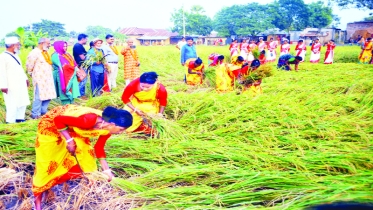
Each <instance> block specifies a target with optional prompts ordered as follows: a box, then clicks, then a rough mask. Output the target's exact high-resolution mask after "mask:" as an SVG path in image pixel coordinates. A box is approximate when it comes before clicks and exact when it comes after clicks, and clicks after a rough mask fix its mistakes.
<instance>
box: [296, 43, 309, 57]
mask: <svg viewBox="0 0 373 210" xmlns="http://www.w3.org/2000/svg"><path fill="white" fill-rule="evenodd" d="M306 50H307V47H306V44H304V42H303V39H300V40H299V41H298V44H297V46H295V52H296V55H295V56H300V57H302V62H304V59H305V58H306Z"/></svg>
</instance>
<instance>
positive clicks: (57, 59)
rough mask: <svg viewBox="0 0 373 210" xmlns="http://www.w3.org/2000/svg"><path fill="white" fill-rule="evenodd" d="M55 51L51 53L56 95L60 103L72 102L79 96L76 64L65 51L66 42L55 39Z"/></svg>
mask: <svg viewBox="0 0 373 210" xmlns="http://www.w3.org/2000/svg"><path fill="white" fill-rule="evenodd" d="M53 47H54V49H55V51H56V52H55V53H53V54H52V56H51V59H52V66H53V78H54V85H55V87H56V93H57V97H59V98H60V100H61V102H62V104H64V105H65V104H72V103H73V102H74V99H75V98H78V97H79V96H80V91H79V82H78V79H77V76H76V72H77V70H78V69H77V64H76V62H75V60H74V58H73V56H71V55H70V54H69V53H67V42H65V41H56V42H54V44H53Z"/></svg>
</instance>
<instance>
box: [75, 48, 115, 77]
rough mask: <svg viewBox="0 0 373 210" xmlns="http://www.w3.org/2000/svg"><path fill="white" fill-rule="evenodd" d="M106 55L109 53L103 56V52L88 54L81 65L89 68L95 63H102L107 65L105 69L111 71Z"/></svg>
mask: <svg viewBox="0 0 373 210" xmlns="http://www.w3.org/2000/svg"><path fill="white" fill-rule="evenodd" d="M106 56H108V55H104V56H103V55H102V54H101V53H97V54H95V55H88V56H87V58H86V59H85V60H84V62H83V63H82V65H81V66H82V67H83V68H84V69H89V68H90V67H91V66H92V65H93V64H94V63H102V64H103V65H104V67H105V70H106V71H107V72H109V73H110V71H111V70H110V67H109V65H108V62H107V61H106Z"/></svg>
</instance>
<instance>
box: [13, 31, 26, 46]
mask: <svg viewBox="0 0 373 210" xmlns="http://www.w3.org/2000/svg"><path fill="white" fill-rule="evenodd" d="M15 33H16V34H17V35H18V37H19V43H20V44H21V45H24V44H25V42H26V33H25V29H24V28H23V27H18V28H17V29H16V31H15Z"/></svg>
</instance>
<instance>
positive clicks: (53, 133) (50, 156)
mask: <svg viewBox="0 0 373 210" xmlns="http://www.w3.org/2000/svg"><path fill="white" fill-rule="evenodd" d="M87 41H88V39H87V35H85V34H80V35H79V36H78V42H77V43H76V44H75V45H74V47H73V55H70V54H69V53H68V44H67V43H66V42H65V41H55V42H54V43H53V48H54V52H53V53H52V54H51V55H50V54H49V48H50V47H51V42H50V40H49V39H48V38H41V39H40V40H39V42H38V46H37V47H36V48H35V49H33V50H32V51H31V52H30V53H29V54H28V56H27V61H26V70H27V71H26V72H27V73H28V74H29V75H30V76H31V78H32V87H33V101H32V110H31V118H32V119H38V120H39V124H38V128H37V137H36V142H35V148H36V167H35V172H34V177H33V188H32V190H33V193H34V196H35V208H36V209H41V199H42V195H43V192H45V191H46V190H49V189H50V188H51V187H53V186H54V185H57V184H60V183H63V182H65V181H67V180H69V179H73V178H78V177H81V176H82V173H83V172H84V173H86V172H93V171H96V170H97V166H96V163H95V158H97V159H99V163H100V165H101V169H102V172H103V173H105V174H106V175H107V176H108V181H110V180H111V179H112V178H113V174H112V172H111V171H110V168H109V166H108V164H107V162H106V160H105V159H106V153H105V150H104V147H105V144H106V141H107V140H108V139H109V138H110V136H111V135H112V134H119V133H123V132H127V133H134V132H135V133H143V134H145V135H147V136H152V135H155V134H156V132H157V131H156V130H154V128H153V126H152V123H151V121H150V120H149V117H151V116H153V117H163V114H164V110H165V107H166V106H167V90H166V88H165V86H163V85H162V84H161V83H160V82H159V81H158V75H157V73H155V72H145V73H143V74H141V75H140V60H139V56H138V53H137V50H136V46H135V45H134V44H133V40H131V39H127V45H126V46H124V47H123V48H122V50H121V51H119V49H118V48H117V47H116V46H115V45H114V41H115V39H114V37H113V36H112V35H110V34H108V35H107V36H106V43H104V41H103V40H100V39H97V38H95V39H93V40H92V41H91V42H90V49H89V50H88V51H86V49H85V47H84V45H85V44H87ZM5 45H6V51H5V52H3V53H1V54H0V90H1V92H3V97H4V101H5V106H6V123H20V122H24V121H25V111H26V107H27V106H28V105H30V98H29V94H28V87H29V86H30V82H29V80H28V77H27V75H26V73H25V71H24V69H23V67H22V63H21V59H20V57H19V52H20V47H21V45H20V42H19V40H18V38H16V37H7V38H6V39H5ZM176 47H177V48H178V49H179V50H180V63H181V65H182V66H183V67H184V68H185V76H184V81H185V83H186V84H187V85H200V84H202V83H203V81H204V77H205V72H204V71H205V66H204V63H203V61H202V59H201V58H199V57H198V56H197V51H196V47H195V45H194V42H193V38H191V37H186V38H185V39H184V40H182V41H181V42H179V43H178V45H177V46H176ZM321 47H322V45H321V44H320V43H319V40H318V39H316V40H314V42H313V43H312V46H311V57H310V62H311V63H318V62H319V60H320V51H321ZM326 47H327V50H326V54H325V59H324V63H325V64H332V63H333V58H334V48H335V44H334V41H333V40H331V41H329V42H328V43H327V44H326ZM277 48H278V44H277V42H275V41H274V40H273V39H272V38H271V39H270V40H269V42H268V43H266V42H264V41H263V38H259V40H258V42H255V41H254V40H250V42H247V40H242V42H241V43H240V44H238V42H237V40H234V41H233V42H232V44H231V45H230V46H229V50H230V55H231V62H230V63H226V62H225V57H224V56H223V55H220V54H216V53H213V54H211V55H210V56H209V58H208V59H209V60H211V61H212V62H211V63H210V64H209V66H215V67H216V68H215V71H216V72H215V73H216V90H217V91H218V92H226V91H232V90H233V89H234V86H235V85H237V84H238V85H240V86H241V87H242V90H243V91H246V90H249V91H251V92H253V93H255V94H257V93H261V92H262V88H261V86H260V85H261V83H262V79H261V78H256V79H254V78H253V77H248V75H250V74H251V73H253V72H257V71H259V68H260V67H261V66H262V65H263V64H265V63H269V62H275V61H276V60H277V52H276V51H277ZM255 51H258V52H260V54H259V56H257V55H255V53H254V52H255ZM289 51H290V44H289V42H288V40H284V42H283V43H282V44H281V45H280V56H279V58H278V63H277V67H278V68H279V69H283V70H292V68H291V65H294V70H296V71H298V65H299V63H301V62H304V58H305V54H306V51H307V48H306V46H305V44H304V42H303V40H299V42H298V44H297V45H296V47H295V51H296V55H291V54H290V53H289ZM120 54H121V55H122V56H123V58H124V66H123V69H124V80H125V85H126V87H125V88H124V90H123V94H122V102H123V104H125V105H126V106H125V108H124V109H117V108H115V107H111V106H108V107H106V108H105V109H104V110H103V111H100V110H97V109H93V108H87V107H82V106H77V105H74V100H75V99H77V98H81V99H85V98H87V92H86V85H87V80H88V76H89V79H90V87H91V93H92V96H93V97H98V96H100V95H101V94H103V93H104V92H110V91H111V90H112V89H115V88H117V75H118V69H119V68H118V61H119V56H120ZM359 59H360V61H361V62H362V63H368V62H372V61H371V60H372V40H371V38H370V39H369V38H368V39H367V41H366V42H365V44H364V47H362V52H361V54H360V56H359ZM56 98H58V99H59V100H60V103H61V105H63V106H57V107H55V108H53V109H52V110H49V111H48V106H49V103H50V101H51V100H53V99H56ZM90 137H97V138H98V140H97V142H96V144H95V145H94V146H92V145H91V141H90V139H89V138H90ZM65 148H66V149H65Z"/></svg>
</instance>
